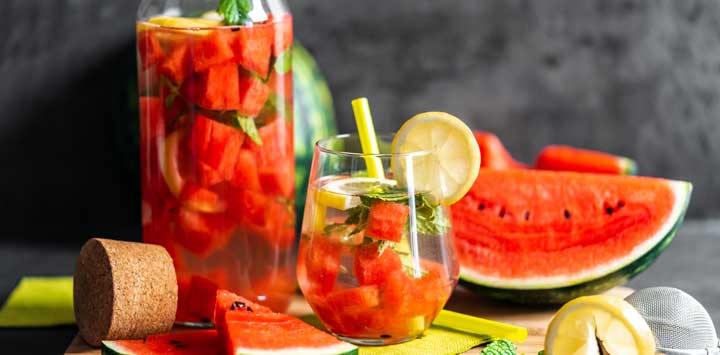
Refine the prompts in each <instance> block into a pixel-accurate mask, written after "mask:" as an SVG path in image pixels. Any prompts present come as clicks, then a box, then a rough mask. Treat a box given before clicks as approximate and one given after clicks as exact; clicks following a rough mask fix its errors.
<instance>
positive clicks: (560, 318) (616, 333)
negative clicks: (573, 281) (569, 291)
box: [545, 295, 655, 355]
mask: <svg viewBox="0 0 720 355" xmlns="http://www.w3.org/2000/svg"><path fill="white" fill-rule="evenodd" d="M545 354H547V355H590V354H592V355H605V354H611V355H612V354H623V355H654V354H655V337H654V336H653V333H652V331H651V330H650V327H649V326H648V324H647V323H646V322H645V320H644V319H643V318H642V316H641V315H640V313H638V311H637V310H636V309H635V308H633V306H631V305H630V304H629V303H627V302H626V301H625V300H623V299H622V298H618V297H614V296H608V295H596V296H585V297H580V298H576V299H574V300H572V301H570V302H568V303H567V304H565V305H564V306H563V307H562V308H560V310H559V311H558V312H557V313H556V314H555V317H554V318H553V320H552V321H551V322H550V326H549V327H548V331H547V335H546V336H545Z"/></svg>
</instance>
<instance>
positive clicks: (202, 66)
mask: <svg viewBox="0 0 720 355" xmlns="http://www.w3.org/2000/svg"><path fill="white" fill-rule="evenodd" d="M190 49H191V51H190V55H191V56H192V67H193V70H194V71H195V72H196V73H200V72H204V71H206V70H208V69H209V68H211V67H213V66H217V65H221V64H223V63H228V62H230V61H231V60H232V58H233V57H234V56H235V52H233V49H232V47H231V46H230V36H229V35H228V34H227V32H226V31H211V32H210V34H208V35H205V36H197V37H191V45H190ZM228 65H231V66H233V67H235V68H236V69H237V67H236V65H235V64H232V63H228Z"/></svg>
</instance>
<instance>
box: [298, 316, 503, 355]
mask: <svg viewBox="0 0 720 355" xmlns="http://www.w3.org/2000/svg"><path fill="white" fill-rule="evenodd" d="M300 318H301V319H302V320H303V321H305V322H307V323H309V324H311V325H313V326H314V327H316V328H319V329H322V330H325V327H323V326H322V323H320V320H319V319H318V318H317V317H316V316H315V315H314V314H313V315H306V316H302V317H300ZM492 340H493V339H492V337H490V336H488V335H477V334H470V333H465V332H461V331H457V330H453V329H450V328H445V327H438V326H435V325H433V326H431V327H430V329H428V330H426V331H425V333H424V334H423V335H422V336H421V337H419V338H417V339H415V340H411V341H408V342H406V343H402V344H395V345H387V346H360V347H359V348H360V355H426V354H427V355H455V354H460V353H464V352H466V351H468V350H470V349H472V348H474V347H476V346H478V345H482V344H485V343H489V342H491V341H492Z"/></svg>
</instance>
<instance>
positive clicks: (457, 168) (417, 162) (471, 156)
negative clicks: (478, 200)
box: [391, 112, 480, 205]
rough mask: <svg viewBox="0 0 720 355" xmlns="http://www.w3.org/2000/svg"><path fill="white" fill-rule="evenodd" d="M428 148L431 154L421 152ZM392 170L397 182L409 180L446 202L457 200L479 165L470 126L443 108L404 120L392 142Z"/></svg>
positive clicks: (469, 184) (477, 150) (408, 181)
mask: <svg viewBox="0 0 720 355" xmlns="http://www.w3.org/2000/svg"><path fill="white" fill-rule="evenodd" d="M429 151H432V152H434V154H423V153H422V152H429ZM392 152H393V153H412V152H419V153H418V154H412V155H413V157H408V158H402V157H395V158H394V159H393V160H392V162H391V163H392V169H393V173H394V174H396V176H398V178H397V180H398V181H399V182H400V183H407V184H409V183H410V182H412V183H413V184H414V188H415V190H416V191H426V192H430V193H431V197H434V199H439V200H440V202H442V203H443V204H446V205H450V204H453V203H455V202H457V201H458V200H460V199H461V198H462V197H463V196H465V194H466V193H467V192H468V190H470V187H472V184H473V182H475V179H476V178H477V174H478V171H479V169H480V148H479V147H478V144H477V141H476V140H475V137H474V136H473V134H472V131H470V128H468V126H467V125H466V124H465V123H463V121H461V120H460V119H459V118H457V117H455V116H453V115H451V114H448V113H445V112H425V113H421V114H418V115H415V116H413V117H412V118H410V119H409V120H407V121H406V122H405V123H404V124H403V125H402V127H400V130H399V131H398V132H397V134H396V135H395V138H394V139H393V142H392Z"/></svg>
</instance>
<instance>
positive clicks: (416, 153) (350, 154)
mask: <svg viewBox="0 0 720 355" xmlns="http://www.w3.org/2000/svg"><path fill="white" fill-rule="evenodd" d="M376 136H377V137H390V138H392V137H394V136H395V133H394V132H380V133H377V134H376ZM353 137H356V138H357V139H358V140H359V139H360V135H359V134H357V133H341V134H336V135H333V136H328V137H325V138H321V139H319V140H318V141H317V142H315V148H316V149H317V150H318V151H321V152H323V153H327V154H333V155H339V156H346V157H353V158H398V157H411V158H414V157H423V156H428V155H431V154H435V153H436V152H437V148H433V149H427V150H416V151H412V152H405V153H377V154H366V153H361V152H349V151H345V150H336V149H332V148H328V147H327V146H326V144H327V143H328V142H330V141H332V140H347V139H349V138H353ZM390 141H392V139H391V140H390ZM324 144H325V145H324Z"/></svg>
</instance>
